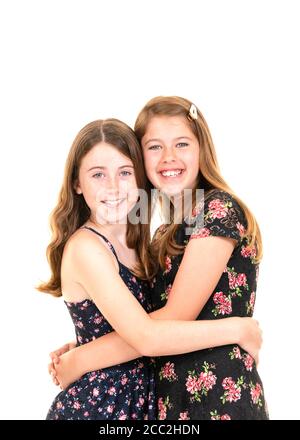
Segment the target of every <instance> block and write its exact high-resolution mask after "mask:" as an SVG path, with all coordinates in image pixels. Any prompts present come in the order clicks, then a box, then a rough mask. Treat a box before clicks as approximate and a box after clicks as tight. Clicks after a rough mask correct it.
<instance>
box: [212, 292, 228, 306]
mask: <svg viewBox="0 0 300 440" xmlns="http://www.w3.org/2000/svg"><path fill="white" fill-rule="evenodd" d="M224 299H225V296H224V293H223V292H216V293H215V294H214V298H213V300H214V303H215V304H222V303H224Z"/></svg>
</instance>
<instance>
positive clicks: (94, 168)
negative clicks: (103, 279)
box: [88, 165, 133, 171]
mask: <svg viewBox="0 0 300 440" xmlns="http://www.w3.org/2000/svg"><path fill="white" fill-rule="evenodd" d="M122 168H133V165H122V166H121V167H118V170H121V169H122ZM96 169H97V170H106V169H107V167H101V166H97V167H92V168H90V169H89V170H88V171H92V170H96Z"/></svg>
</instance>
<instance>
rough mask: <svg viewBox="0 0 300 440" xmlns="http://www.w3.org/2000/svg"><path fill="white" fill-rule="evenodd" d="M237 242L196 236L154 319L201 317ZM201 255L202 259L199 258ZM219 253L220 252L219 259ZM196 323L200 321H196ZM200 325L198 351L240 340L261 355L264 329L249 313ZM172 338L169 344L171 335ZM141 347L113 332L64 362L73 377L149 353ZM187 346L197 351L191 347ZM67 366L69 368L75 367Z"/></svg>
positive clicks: (179, 351)
mask: <svg viewBox="0 0 300 440" xmlns="http://www.w3.org/2000/svg"><path fill="white" fill-rule="evenodd" d="M200 244H201V245H200ZM233 247H234V244H233V240H230V239H223V238H220V237H217V238H213V237H211V238H209V239H204V240H192V241H191V242H190V243H189V244H188V246H187V248H186V251H185V255H184V258H183V261H182V264H181V266H180V269H179V271H178V274H177V276H176V280H175V283H174V285H173V289H172V292H171V294H170V298H169V301H168V303H167V305H166V306H165V307H163V308H162V309H160V310H157V311H155V312H153V313H151V315H150V316H151V318H154V319H158V320H160V319H172V318H173V319H174V318H176V319H185V320H187V319H189V320H192V319H195V317H196V316H198V314H199V312H200V311H201V309H202V307H203V305H204V304H205V303H206V301H207V299H208V297H209V296H210V294H211V292H212V291H213V289H214V287H215V285H216V284H217V282H218V280H219V278H220V276H221V274H222V272H223V269H224V267H225V265H226V262H227V260H228V259H229V257H230V255H231V253H232V250H233ZM196 255H197V258H195V256H196ZM204 255H205V258H204ZM210 255H211V257H210ZM216 255H217V256H218V257H217V259H216ZM183 272H184V273H183ZM193 277H194V278H193ZM199 280H201V282H200V281H199ZM193 286H196V287H193ZM199 291H200V292H201V291H202V295H201V294H199ZM182 293H183V294H182ZM186 297H189V299H190V300H189V302H187V301H186ZM191 324H193V325H194V324H195V323H191ZM197 325H201V326H202V330H201V339H199V340H198V342H197V347H196V349H197V350H198V349H201V348H208V347H211V346H217V345H225V344H229V343H238V344H240V345H241V346H243V348H245V349H246V350H247V351H250V352H251V354H252V355H254V356H255V355H256V352H257V348H258V345H259V344H260V331H259V328H258V326H257V323H256V322H254V321H252V320H250V319H249V318H247V319H240V318H227V319H226V320H217V321H208V322H206V321H201V322H199V321H198V323H197ZM168 331H169V325H168V328H167V329H166V332H167V334H168ZM160 339H161V335H159V337H158V341H160ZM167 339H168V346H169V345H170V344H169V336H168V335H167ZM193 339H195V333H194V334H193ZM254 341H255V342H254ZM177 344H178V345H177ZM257 344H258V345H257ZM176 345H177V353H181V352H183V351H184V347H182V346H180V345H179V343H178V340H177V342H176ZM178 347H179V349H178ZM159 350H161V349H159ZM171 350H172V349H171ZM141 351H143V350H140V351H139V350H137V349H134V348H133V347H132V346H130V345H129V344H128V343H127V342H125V341H124V340H123V339H122V338H121V337H120V336H119V335H118V334H117V333H115V332H113V333H110V334H108V335H106V336H103V337H101V338H98V339H97V340H95V341H92V342H90V343H88V344H85V345H82V346H80V347H77V348H76V349H75V350H73V351H72V352H70V353H68V354H66V355H64V356H62V361H63V362H64V363H65V365H67V364H69V365H72V372H73V373H74V374H73V379H74V380H76V379H77V378H78V377H80V376H81V375H82V374H84V373H86V372H88V371H92V370H95V369H100V368H105V367H108V366H112V365H115V364H118V363H122V362H126V361H129V360H131V359H135V358H136V357H139V356H140V355H141V354H143V353H141ZM187 351H192V350H190V349H189V348H188V349H187ZM99 353H101V356H99ZM160 353H161V351H160ZM154 354H157V352H154V353H153V355H154ZM163 354H165V353H163ZM172 354H173V352H172ZM65 369H67V370H69V368H65ZM62 370H64V368H63V366H62V367H61V371H62ZM58 374H60V371H58Z"/></svg>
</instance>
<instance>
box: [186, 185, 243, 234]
mask: <svg viewBox="0 0 300 440" xmlns="http://www.w3.org/2000/svg"><path fill="white" fill-rule="evenodd" d="M194 219H195V220H194V223H193V226H194V229H192V232H191V238H199V237H200V238H202V237H208V236H219V237H227V238H232V239H234V240H237V241H240V240H241V238H242V235H243V232H244V231H245V229H246V219H245V216H244V213H243V210H242V208H241V206H240V204H239V203H238V201H237V200H236V199H235V197H234V196H232V195H231V194H230V193H228V192H226V191H221V190H213V191H210V192H209V193H207V194H205V197H204V203H203V201H202V205H201V209H199V208H198V209H197V207H196V212H195V217H194Z"/></svg>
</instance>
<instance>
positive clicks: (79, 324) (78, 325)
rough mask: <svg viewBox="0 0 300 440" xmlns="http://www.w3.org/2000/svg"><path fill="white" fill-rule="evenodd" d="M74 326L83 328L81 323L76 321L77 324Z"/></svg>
mask: <svg viewBox="0 0 300 440" xmlns="http://www.w3.org/2000/svg"><path fill="white" fill-rule="evenodd" d="M75 325H76V326H77V327H78V328H83V324H82V322H81V321H77V322H76V323H75Z"/></svg>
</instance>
